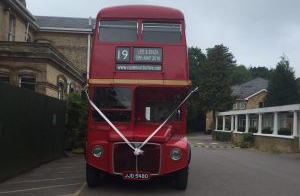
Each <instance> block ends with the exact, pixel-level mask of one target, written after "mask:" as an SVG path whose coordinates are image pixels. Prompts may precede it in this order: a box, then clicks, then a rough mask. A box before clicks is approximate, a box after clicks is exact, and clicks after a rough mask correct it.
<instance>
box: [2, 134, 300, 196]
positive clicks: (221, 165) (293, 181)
mask: <svg viewBox="0 0 300 196" xmlns="http://www.w3.org/2000/svg"><path fill="white" fill-rule="evenodd" d="M190 141H191V142H192V145H193V149H192V162H191V167H190V179H189V185H188V188H187V190H186V191H177V190H175V189H173V188H172V186H171V183H170V178H168V177H165V178H159V179H153V180H151V181H146V182H132V181H123V180H120V179H119V178H109V179H107V181H106V182H105V183H104V184H102V185H101V186H99V187H98V188H95V189H89V188H88V187H87V186H86V183H85V171H84V170H85V162H84V158H83V157H82V156H72V157H69V158H62V159H60V160H56V161H53V162H51V163H48V164H46V165H43V166H41V167H39V168H37V169H34V170H32V171H30V172H28V173H25V174H23V175H20V176H18V177H16V178H14V179H11V180H9V181H7V182H5V183H2V184H0V196H1V195H14V196H16V195H24V196H26V195H39V196H43V195H47V196H48V195H55V196H61V195H65V196H66V195H69V196H71V195H73V196H76V195H87V196H92V195H112V196H113V195H122V196H123V195H196V196H198V195H201V196H210V195H211V196H218V195H220V196H224V195H225V196H227V195H230V196H241V195H243V196H248V195H249V196H268V195H270V196H277V195H278V196H296V195H300V154H288V155H282V154H281V155H279V154H267V153H263V152H259V151H256V150H253V149H250V150H249V149H248V150H247V149H237V148H232V146H231V145H230V144H228V143H218V142H213V141H211V140H210V137H208V136H203V135H201V136H193V137H190Z"/></svg>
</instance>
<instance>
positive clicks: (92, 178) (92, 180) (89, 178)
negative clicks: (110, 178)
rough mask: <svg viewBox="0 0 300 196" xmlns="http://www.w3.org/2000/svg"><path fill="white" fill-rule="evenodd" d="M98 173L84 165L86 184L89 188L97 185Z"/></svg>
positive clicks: (96, 170)
mask: <svg viewBox="0 0 300 196" xmlns="http://www.w3.org/2000/svg"><path fill="white" fill-rule="evenodd" d="M99 173H100V172H99V171H98V169H96V168H94V167H92V166H90V165H88V164H86V182H87V184H88V186H89V187H90V188H92V187H96V186H97V185H98V184H99Z"/></svg>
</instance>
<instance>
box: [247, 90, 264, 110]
mask: <svg viewBox="0 0 300 196" xmlns="http://www.w3.org/2000/svg"><path fill="white" fill-rule="evenodd" d="M266 95H267V92H261V93H259V94H257V95H255V96H253V97H251V98H250V99H249V100H248V101H247V103H246V109H253V108H259V102H263V101H264V99H265V97H266Z"/></svg>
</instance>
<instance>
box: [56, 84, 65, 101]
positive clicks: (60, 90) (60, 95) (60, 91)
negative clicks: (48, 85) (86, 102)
mask: <svg viewBox="0 0 300 196" xmlns="http://www.w3.org/2000/svg"><path fill="white" fill-rule="evenodd" d="M57 86H58V91H57V93H58V96H57V98H58V99H63V98H64V89H65V85H64V83H62V82H58V84H57Z"/></svg>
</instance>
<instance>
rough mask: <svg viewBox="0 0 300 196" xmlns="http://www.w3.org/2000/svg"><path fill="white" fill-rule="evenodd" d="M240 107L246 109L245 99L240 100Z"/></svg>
mask: <svg viewBox="0 0 300 196" xmlns="http://www.w3.org/2000/svg"><path fill="white" fill-rule="evenodd" d="M240 109H241V110H244V109H245V101H241V102H240Z"/></svg>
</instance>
